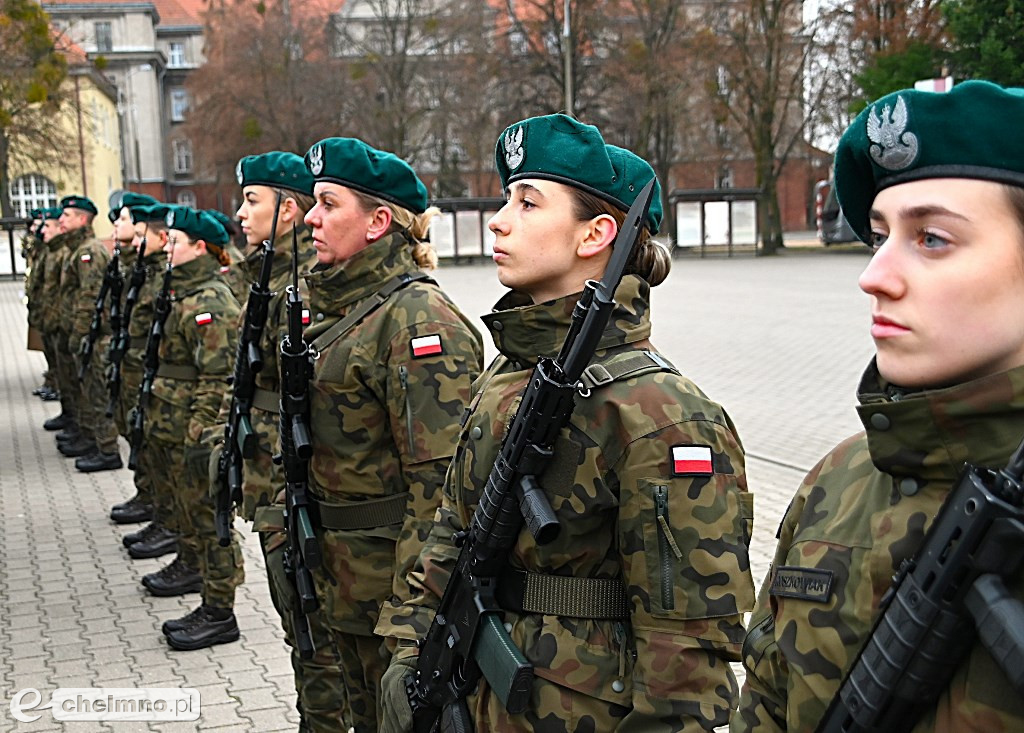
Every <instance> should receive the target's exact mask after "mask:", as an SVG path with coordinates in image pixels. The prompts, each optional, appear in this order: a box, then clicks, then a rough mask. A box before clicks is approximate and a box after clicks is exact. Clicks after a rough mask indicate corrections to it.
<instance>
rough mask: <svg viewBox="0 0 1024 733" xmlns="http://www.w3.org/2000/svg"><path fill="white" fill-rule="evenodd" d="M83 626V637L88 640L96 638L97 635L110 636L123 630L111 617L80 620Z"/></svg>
mask: <svg viewBox="0 0 1024 733" xmlns="http://www.w3.org/2000/svg"><path fill="white" fill-rule="evenodd" d="M80 622H81V626H82V636H85V637H86V638H89V637H92V636H95V635H97V634H109V633H113V632H118V631H120V630H121V629H120V628H119V627H118V626H117V624H115V623H114V619H112V618H111V617H110V616H109V615H107V616H101V617H99V618H91V619H80Z"/></svg>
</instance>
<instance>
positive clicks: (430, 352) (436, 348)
mask: <svg viewBox="0 0 1024 733" xmlns="http://www.w3.org/2000/svg"><path fill="white" fill-rule="evenodd" d="M409 344H410V346H411V347H412V355H413V356H414V357H416V358H417V359H418V358H420V357H422V356H434V355H435V354H440V353H441V335H440V334H437V333H435V334H431V335H430V336H420V337H418V338H414V339H412V341H410V342H409Z"/></svg>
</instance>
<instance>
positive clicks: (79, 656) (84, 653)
mask: <svg viewBox="0 0 1024 733" xmlns="http://www.w3.org/2000/svg"><path fill="white" fill-rule="evenodd" d="M46 647H47V649H49V650H50V653H51V654H52V655H53V656H54V657H55V658H56V659H59V660H61V661H62V662H68V663H70V662H81V661H85V660H87V659H88V658H89V653H88V649H89V642H87V641H84V640H80V641H77V642H75V643H74V644H47V645H46Z"/></svg>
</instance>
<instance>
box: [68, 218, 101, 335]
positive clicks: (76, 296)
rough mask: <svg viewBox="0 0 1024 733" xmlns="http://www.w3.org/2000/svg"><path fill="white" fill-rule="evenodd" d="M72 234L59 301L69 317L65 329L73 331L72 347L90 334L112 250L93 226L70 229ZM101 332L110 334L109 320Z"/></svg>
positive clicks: (70, 235)
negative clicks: (99, 237) (95, 234)
mask: <svg viewBox="0 0 1024 733" xmlns="http://www.w3.org/2000/svg"><path fill="white" fill-rule="evenodd" d="M79 232H81V234H79ZM75 235H77V236H75ZM69 237H70V249H69V252H70V253H69V254H68V256H67V258H66V259H65V260H64V265H63V268H62V269H61V275H60V296H59V300H60V301H61V309H62V312H63V318H65V319H67V326H66V329H67V331H68V333H69V334H70V338H71V348H72V349H75V348H77V345H78V344H77V340H78V339H81V337H82V336H85V335H86V334H88V333H89V324H90V323H92V317H93V313H95V311H96V296H97V295H99V292H100V288H101V287H102V286H103V276H104V274H105V273H106V271H107V263H108V262H110V253H109V252H108V251H107V248H106V247H104V246H103V244H102V242H100V241H99V240H98V239H96V238H95V237H94V236H93V234H92V229H91V228H88V227H83V228H82V229H79V230H76V231H74V232H70V233H69ZM100 333H101V334H102V335H109V334H110V322H109V321H108V320H106V319H104V321H103V326H102V329H101V331H100Z"/></svg>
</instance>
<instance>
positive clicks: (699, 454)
mask: <svg viewBox="0 0 1024 733" xmlns="http://www.w3.org/2000/svg"><path fill="white" fill-rule="evenodd" d="M714 472H715V468H714V466H713V465H712V464H711V448H710V446H706V445H674V446H672V475H673V476H710V475H712V474H713V473H714Z"/></svg>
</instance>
